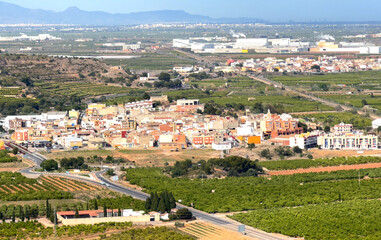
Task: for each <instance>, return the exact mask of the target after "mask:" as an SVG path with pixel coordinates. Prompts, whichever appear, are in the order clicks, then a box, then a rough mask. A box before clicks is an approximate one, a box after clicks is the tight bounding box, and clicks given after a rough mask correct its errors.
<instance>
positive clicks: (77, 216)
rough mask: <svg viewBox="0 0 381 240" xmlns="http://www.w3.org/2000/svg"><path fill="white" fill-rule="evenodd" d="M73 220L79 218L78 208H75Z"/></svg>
mask: <svg viewBox="0 0 381 240" xmlns="http://www.w3.org/2000/svg"><path fill="white" fill-rule="evenodd" d="M74 217H75V218H79V211H78V207H75V215H74Z"/></svg>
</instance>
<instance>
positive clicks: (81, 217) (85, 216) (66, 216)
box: [57, 209, 160, 225]
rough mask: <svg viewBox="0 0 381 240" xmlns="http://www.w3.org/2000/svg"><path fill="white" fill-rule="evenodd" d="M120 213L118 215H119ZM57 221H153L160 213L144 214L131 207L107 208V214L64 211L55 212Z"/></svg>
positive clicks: (65, 222)
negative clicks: (124, 208) (122, 208)
mask: <svg viewBox="0 0 381 240" xmlns="http://www.w3.org/2000/svg"><path fill="white" fill-rule="evenodd" d="M119 215H120V216H119ZM57 219H58V221H60V222H62V224H63V225H77V224H97V223H104V222H133V223H141V222H155V221H160V215H151V214H144V211H133V210H132V209H126V210H121V212H120V214H119V210H118V209H107V216H104V211H103V210H87V211H78V214H76V212H75V211H64V212H57Z"/></svg>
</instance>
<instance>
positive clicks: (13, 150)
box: [12, 147, 19, 155]
mask: <svg viewBox="0 0 381 240" xmlns="http://www.w3.org/2000/svg"><path fill="white" fill-rule="evenodd" d="M18 152H19V148H18V147H14V148H13V149H12V153H13V154H14V155H16V154H17V153H18Z"/></svg>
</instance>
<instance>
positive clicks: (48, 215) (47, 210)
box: [45, 199, 50, 218]
mask: <svg viewBox="0 0 381 240" xmlns="http://www.w3.org/2000/svg"><path fill="white" fill-rule="evenodd" d="M45 205H46V206H45V209H46V217H47V218H49V217H50V206H49V205H50V204H49V199H46V204H45Z"/></svg>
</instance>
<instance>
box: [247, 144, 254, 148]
mask: <svg viewBox="0 0 381 240" xmlns="http://www.w3.org/2000/svg"><path fill="white" fill-rule="evenodd" d="M247 148H248V149H250V150H252V149H253V148H255V144H254V143H249V144H247Z"/></svg>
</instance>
